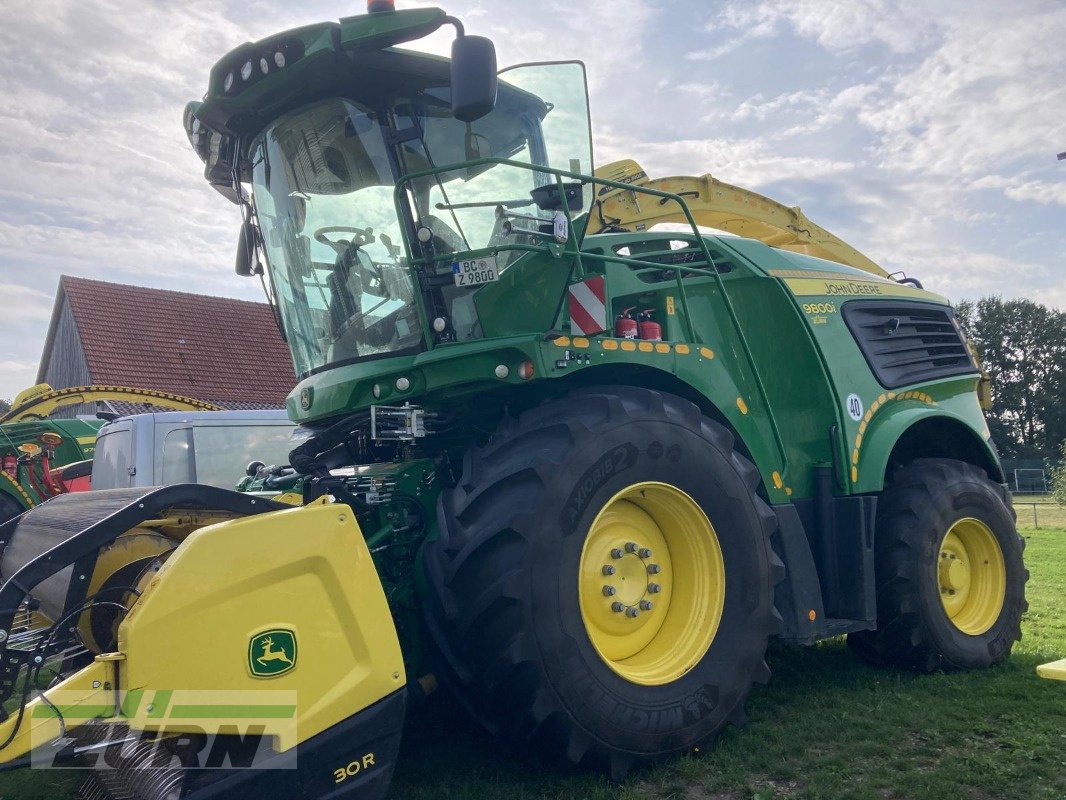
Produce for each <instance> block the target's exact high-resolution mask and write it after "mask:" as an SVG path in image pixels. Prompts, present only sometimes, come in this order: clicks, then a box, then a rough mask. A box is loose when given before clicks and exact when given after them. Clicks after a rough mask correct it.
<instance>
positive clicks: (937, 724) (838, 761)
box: [0, 528, 1066, 800]
mask: <svg viewBox="0 0 1066 800" xmlns="http://www.w3.org/2000/svg"><path fill="white" fill-rule="evenodd" d="M1022 533H1023V535H1024V536H1025V537H1026V539H1027V540H1028V547H1027V550H1026V561H1027V564H1028V566H1029V570H1030V572H1031V573H1032V577H1031V579H1030V582H1029V588H1028V592H1027V594H1028V598H1029V603H1030V610H1029V613H1028V614H1027V615H1026V617H1025V621H1024V625H1023V630H1024V637H1023V639H1022V641H1021V642H1020V643H1019V644H1018V645H1017V646H1016V647H1015V649H1014V654H1013V655H1012V657H1011V658H1010V660H1009V661H1008V662H1007V663H1006V664H1004V665H1002V666H1000V667H997V668H995V669H992V670H987V671H983V672H975V673H967V674H938V675H911V674H906V673H899V672H893V671H886V670H877V669H873V668H871V667H868V666H865V665H863V664H861V663H860V662H859V661H858V660H857V659H855V658H854V657H853V656H852V655H851V653H850V652H849V651H848V649H847V647H846V646H845V645H844V643H843V641H839V640H835V641H830V642H825V643H823V644H821V645H819V646H818V647H814V648H808V649H791V648H785V647H781V646H774V647H772V648H771V651H770V654H769V658H770V666H771V667H772V669H773V670H774V677H773V680H772V681H771V682H770V685H769V686H766V687H758V688H757V689H756V690H755V692H754V693H753V695H752V698H751V701H750V703H749V712H750V717H751V719H750V722H749V724H748V726H747V727H746V728H744V729H742V730H735V729H730V730H728V731H727V732H726V734H725V735H724V736H723V737H722V739H721V740H720V742H719V744H718V746H717V748H715V749H714V750H713V751H711V752H709V753H705V754H702V755H700V756H695V757H687V758H682V759H677V760H675V761H673V762H670V763H667V764H664V765H662V766H659V767H656V768H650V769H646V770H643V771H640V772H638V773H636V774H634V775H632V776H631V777H630V778H629V779H628V780H627V781H626V782H624V783H623V784H620V785H611V784H609V783H607V781H606V780H604V779H603V778H602V777H600V776H598V775H592V774H586V773H581V772H575V771H573V770H565V769H560V768H559V767H557V766H554V765H550V764H547V765H546V764H539V763H536V762H535V761H531V760H529V759H528V758H525V759H523V758H521V757H519V756H516V755H514V754H512V753H509V752H508V751H507V750H506V749H505V748H504V747H502V746H501V745H500V744H499V743H497V742H496V741H494V740H492V739H491V738H489V737H487V736H485V735H484V734H482V733H481V732H480V731H479V730H478V729H477V728H476V727H474V726H473V725H471V724H470V723H468V722H467V721H466V719H465V718H464V717H463V715H462V714H461V712H459V711H458V710H457V709H456V708H455V707H454V706H453V705H452V704H451V703H449V702H448V701H447V698H446V697H438V698H437V699H436V700H435V701H434V702H432V703H430V704H429V705H428V706H427V707H426V708H424V709H421V710H420V711H418V712H416V713H415V714H414V716H413V719H412V721H411V724H410V725H409V726H408V732H407V739H406V743H405V746H404V751H403V755H402V757H401V761H400V764H399V766H398V768H397V773H396V780H395V782H394V784H393V790H392V794H391V799H392V800H445V799H446V800H608V799H610V800H638V799H639V800H645V798H649V799H652V800H741V799H742V798H745V799H748V800H769V798H786V797H787V798H834V799H835V798H875V799H876V800H884V799H885V798H930V799H933V798H936V800H939V799H940V798H944V797H960V798H970V800H985V799H986V798H987V800H1006V799H1009V798H1018V800H1022V798H1024V799H1025V800H1033V799H1034V798H1049V799H1050V798H1062V797H1066V683H1058V682H1053V681H1045V680H1041V679H1039V678H1037V677H1036V674H1035V671H1034V670H1035V667H1036V665H1037V664H1040V663H1043V662H1045V661H1050V660H1053V659H1056V658H1060V657H1064V656H1066V529H1062V528H1059V529H1041V530H1023V531H1022ZM75 778H76V776H73V775H66V774H59V773H54V772H53V773H42V772H36V773H34V772H23V773H17V774H10V775H6V776H0V798H3V800H46V798H47V800H65V798H68V797H70V796H71V787H72V786H73V783H74V780H75ZM278 800H289V798H284V799H281V798H279V799H278Z"/></svg>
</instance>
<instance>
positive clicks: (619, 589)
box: [603, 542, 663, 617]
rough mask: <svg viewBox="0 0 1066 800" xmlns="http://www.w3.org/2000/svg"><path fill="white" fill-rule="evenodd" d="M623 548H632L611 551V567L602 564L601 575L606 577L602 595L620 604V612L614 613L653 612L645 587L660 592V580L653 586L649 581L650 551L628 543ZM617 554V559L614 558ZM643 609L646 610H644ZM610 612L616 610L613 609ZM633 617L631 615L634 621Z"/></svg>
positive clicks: (653, 583)
mask: <svg viewBox="0 0 1066 800" xmlns="http://www.w3.org/2000/svg"><path fill="white" fill-rule="evenodd" d="M627 544H633V545H634V548H633V549H632V550H627V549H622V548H611V559H612V563H610V564H604V568H603V573H604V575H605V576H607V577H606V582H605V584H604V588H605V589H608V588H609V589H610V591H609V592H608V591H605V592H604V594H605V595H606V596H608V597H614V599H615V601H616V602H619V603H621V605H622V608H620V609H617V611H622V612H624V611H625V610H626V609H629V608H634V609H637V610H638V611H650V610H652V609H653V608H654V604H653V603H652V600H651V598H650V597H649V596H648V595H649V594H652V593H653V592H651V591H649V587H651V586H652V585H654V586H655V587H656V588H655V590H654V593H659V592H661V591H662V583H663V581H662V579H660V580H659V581H658V582H657V583H656V582H654V581H652V580H651V578H652V575H651V574H650V573H649V567H651V566H652V564H651V563H650V560H651V556H652V551H651V548H650V547H643V546H640V544H639V543H637V542H629V543H627ZM616 553H617V555H616ZM654 566H655V567H658V569H657V570H656V573H659V572H661V569H662V568H661V566H660V565H658V564H655V565H654ZM645 606H647V607H645ZM612 610H616V609H613V608H612ZM636 616H637V615H631V617H636Z"/></svg>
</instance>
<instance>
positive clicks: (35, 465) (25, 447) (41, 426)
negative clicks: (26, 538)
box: [0, 383, 218, 523]
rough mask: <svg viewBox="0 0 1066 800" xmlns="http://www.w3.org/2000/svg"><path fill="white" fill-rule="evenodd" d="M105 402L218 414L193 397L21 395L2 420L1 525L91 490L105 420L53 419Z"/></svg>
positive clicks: (90, 390) (125, 392)
mask: <svg viewBox="0 0 1066 800" xmlns="http://www.w3.org/2000/svg"><path fill="white" fill-rule="evenodd" d="M100 400H111V401H120V402H126V403H148V404H151V405H153V406H159V407H161V408H173V409H176V410H186V409H199V410H203V411H209V410H217V409H218V406H216V405H214V404H212V403H206V402H203V401H201V400H194V399H192V398H189V397H182V396H180V395H175V394H169V393H167V392H157V391H154V390H150V389H132V388H129V387H124V386H70V387H67V388H64V389H53V388H52V387H51V386H49V385H48V384H46V383H41V384H38V385H36V386H33V387H31V388H29V389H27V390H26V391H24V392H20V393H19V395H18V396H17V397H16V398H15V399H14V401H13V402H12V404H11V410H10V411H8V412H7V413H5V414H2V415H0V523H2V522H6V521H7V520H9V519H11V518H13V517H16V516H18V515H19V514H21V513H22V512H23V511H25V510H26V509H28V508H32V507H33V506H35V505H37V504H38V503H42V502H44V501H45V500H47V499H48V498H50V497H54V496H55V495H57V494H63V493H64V492H70V491H84V490H86V489H88V488H89V475H90V473H91V471H92V457H93V452H94V451H95V449H96V434H97V432H99V430H100V428H101V427H102V426H103V425H104V422H105V420H104V419H53V418H51V414H53V413H54V412H55V411H57V410H58V409H61V408H69V407H70V406H76V405H83V404H86V403H95V402H97V401H100Z"/></svg>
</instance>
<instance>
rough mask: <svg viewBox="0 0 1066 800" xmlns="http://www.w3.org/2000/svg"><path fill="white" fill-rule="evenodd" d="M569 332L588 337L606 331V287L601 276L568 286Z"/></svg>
mask: <svg viewBox="0 0 1066 800" xmlns="http://www.w3.org/2000/svg"><path fill="white" fill-rule="evenodd" d="M569 291H570V297H569V306H570V332H571V334H575V335H576V334H579V333H580V334H584V335H585V336H589V335H591V334H594V333H599V332H600V331H605V330H607V286H606V281H605V280H604V277H603V276H602V275H597V276H596V277H594V278H589V279H588V280H584V281H581V283H574V284H571V285H570V290H569Z"/></svg>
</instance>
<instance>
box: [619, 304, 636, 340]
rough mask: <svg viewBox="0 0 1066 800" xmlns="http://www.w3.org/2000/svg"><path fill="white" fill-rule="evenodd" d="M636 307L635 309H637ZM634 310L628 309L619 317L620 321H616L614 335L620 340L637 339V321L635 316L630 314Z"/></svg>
mask: <svg viewBox="0 0 1066 800" xmlns="http://www.w3.org/2000/svg"><path fill="white" fill-rule="evenodd" d="M635 307H636V306H634V307H633V308H635ZM633 308H627V309H626V310H625V311H623V312H622V313H621V314H619V315H618V319H616V320H615V321H614V335H615V336H617V337H618V338H619V339H636V338H637V332H638V329H637V321H636V320H635V319H633V315H632V314H631V313H630V312H631V311H632V310H633Z"/></svg>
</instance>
